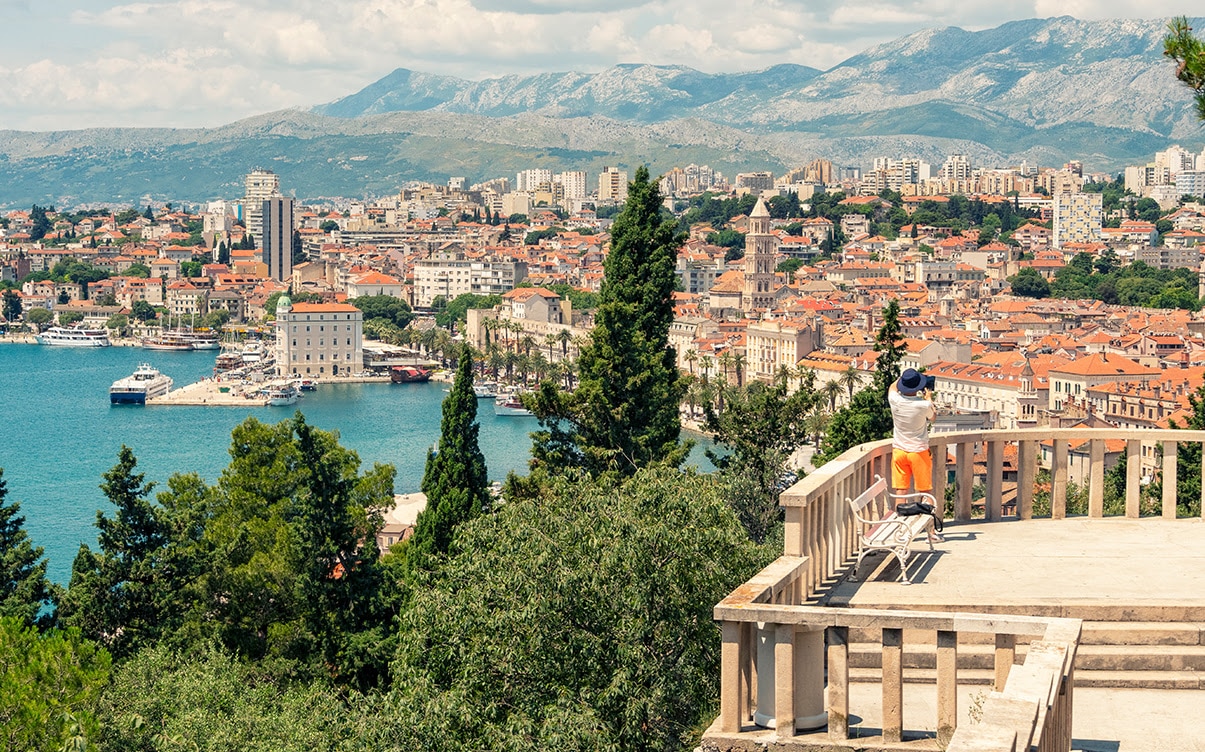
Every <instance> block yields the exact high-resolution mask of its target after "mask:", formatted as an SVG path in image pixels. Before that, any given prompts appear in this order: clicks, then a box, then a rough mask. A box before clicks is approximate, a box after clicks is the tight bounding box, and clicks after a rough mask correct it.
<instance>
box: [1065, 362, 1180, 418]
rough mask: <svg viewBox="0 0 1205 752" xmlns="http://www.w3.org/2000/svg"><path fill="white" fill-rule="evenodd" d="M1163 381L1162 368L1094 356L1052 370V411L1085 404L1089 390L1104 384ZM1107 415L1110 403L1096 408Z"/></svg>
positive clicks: (1102, 403) (1101, 404) (1103, 403)
mask: <svg viewBox="0 0 1205 752" xmlns="http://www.w3.org/2000/svg"><path fill="white" fill-rule="evenodd" d="M1157 378H1159V369H1157V368H1148V367H1146V366H1144V365H1142V364H1141V363H1138V362H1136V361H1133V360H1130V359H1129V358H1127V357H1125V356H1122V355H1110V354H1107V353H1093V354H1092V355H1087V356H1084V357H1082V358H1078V359H1076V360H1073V361H1071V362H1070V363H1067V364H1066V365H1062V366H1058V367H1056V368H1051V369H1050V396H1049V402H1048V405H1049V407H1050V409H1051V410H1055V411H1060V410H1062V409H1063V408H1064V407H1065V406H1067V405H1068V403H1071V402H1078V403H1081V404H1082V403H1085V402H1087V401H1088V397H1089V395H1088V390H1089V389H1090V388H1092V387H1095V386H1099V385H1101V384H1110V383H1114V382H1136V383H1141V382H1147V381H1151V380H1154V379H1157ZM1094 407H1095V409H1096V410H1097V411H1098V412H1101V413H1103V412H1104V411H1105V409H1106V407H1107V403H1106V402H1101V403H1100V404H1095V405H1094Z"/></svg>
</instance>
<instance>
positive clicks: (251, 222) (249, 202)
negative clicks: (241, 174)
mask: <svg viewBox="0 0 1205 752" xmlns="http://www.w3.org/2000/svg"><path fill="white" fill-rule="evenodd" d="M243 185H244V191H243V224H244V225H246V226H247V231H248V232H250V233H251V234H252V235H253V236H254V237H255V240H256V242H257V243H258V242H259V241H260V239H261V238H262V237H263V234H264V232H263V230H264V217H263V203H264V200H265V199H269V198H275V197H278V196H280V176H279V175H277V174H276V173H275V172H272V171H271V170H252V171H251V173H250V174H249V175H247V177H246V178H244V180H243Z"/></svg>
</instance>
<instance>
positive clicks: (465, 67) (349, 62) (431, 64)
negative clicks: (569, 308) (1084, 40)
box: [0, 0, 1195, 130]
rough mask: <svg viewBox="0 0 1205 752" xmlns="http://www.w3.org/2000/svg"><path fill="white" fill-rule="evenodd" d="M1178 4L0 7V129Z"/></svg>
mask: <svg viewBox="0 0 1205 752" xmlns="http://www.w3.org/2000/svg"><path fill="white" fill-rule="evenodd" d="M820 6H823V7H820ZM1184 13H1190V14H1192V13H1195V11H1194V10H1193V9H1192V8H1186V7H1185V3H1183V2H1166V1H1165V0H1144V1H1143V2H1139V1H1138V0H1101V1H1093V0H1028V1H1025V2H1023V1H1021V0H995V1H994V2H991V3H987V2H978V1H976V2H966V0H918V1H911V0H828V2H823V3H821V2H812V1H807V2H805V1H804V0H325V1H324V2H319V0H145V1H142V2H114V1H113V0H82V1H80V2H62V1H61V0H0V14H2V16H0V17H3V18H4V21H5V22H4V31H5V34H4V44H3V45H0V129H16V130H54V129H74V128H86V127H97V126H162V127H198V126H214V125H220V124H222V123H227V122H230V121H233V120H237V119H239V118H242V117H247V116H250V115H255V114H258V113H262V112H268V111H272V110H279V109H283V108H288V107H307V106H310V105H313V104H318V103H321V102H326V101H330V100H332V99H336V98H338V97H340V96H343V95H346V94H350V93H352V92H354V91H357V90H358V89H360V88H362V87H363V86H365V85H367V84H368V83H370V82H372V81H374V80H376V79H378V78H380V77H381V76H383V75H385V74H386V73H388V72H389V71H391V70H393V69H394V68H398V67H405V68H411V69H414V70H420V71H425V72H432V73H444V74H448V75H455V76H461V77H464V78H470V79H482V78H489V77H493V76H498V75H504V74H507V73H531V72H539V71H564V70H580V71H594V70H599V69H601V68H604V67H606V66H608V65H611V64H614V63H620V62H646V63H657V64H679V65H687V66H691V67H693V68H697V69H699V70H704V71H708V72H718V71H738V70H755V69H759V68H764V67H767V66H770V65H775V64H778V63H798V64H801V65H810V66H813V67H816V68H821V69H826V68H829V67H831V66H833V65H835V64H836V63H838V62H840V61H841V60H843V59H845V58H847V57H849V56H851V55H854V54H856V53H858V52H860V51H861V50H863V49H865V48H867V47H869V46H871V45H874V44H877V43H879V42H884V41H888V40H890V39H894V38H896V37H899V36H902V35H904V34H908V33H911V32H913V31H917V30H919V29H923V28H927V27H935V26H961V27H963V28H967V29H982V28H988V27H992V26H997V25H999V24H1001V23H1004V22H1006V21H1011V20H1017V19H1022V18H1034V17H1047V16H1053V15H1073V16H1077V17H1079V18H1086V19H1099V18H1157V17H1164V16H1172V15H1180V14H1184Z"/></svg>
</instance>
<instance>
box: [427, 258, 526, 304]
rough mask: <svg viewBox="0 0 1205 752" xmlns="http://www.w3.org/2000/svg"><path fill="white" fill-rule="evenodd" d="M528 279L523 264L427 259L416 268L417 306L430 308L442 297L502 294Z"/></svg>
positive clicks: (477, 260)
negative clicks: (433, 302) (470, 294)
mask: <svg viewBox="0 0 1205 752" xmlns="http://www.w3.org/2000/svg"><path fill="white" fill-rule="evenodd" d="M526 276H527V264H525V263H523V262H521V261H487V260H482V259H469V258H465V257H464V256H463V255H461V254H458V255H456V256H453V257H445V258H432V259H424V260H422V261H419V262H417V263H415V265H414V304H415V305H416V306H419V307H423V308H425V307H429V306H430V305H431V303H432V301H434V300H435V298H437V297H439V296H443V298H444V299H445V300H449V301H450V300H454V299H456V297H458V296H460V295H464V294H467V293H473V294H474V295H502V294H504V293H506V292H508V291H510V290H513V289H514V287H515V285H516V284H518V283H519V282H522V281H523V279H524V278H525V277H526Z"/></svg>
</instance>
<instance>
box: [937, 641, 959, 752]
mask: <svg viewBox="0 0 1205 752" xmlns="http://www.w3.org/2000/svg"><path fill="white" fill-rule="evenodd" d="M957 728H958V633H957V632H952V631H945V630H939V631H938V633H937V743H938V744H940V745H942V746H945V745H947V744H949V743H950V739H951V738H952V737H953V736H954V731H955V729H957Z"/></svg>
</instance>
